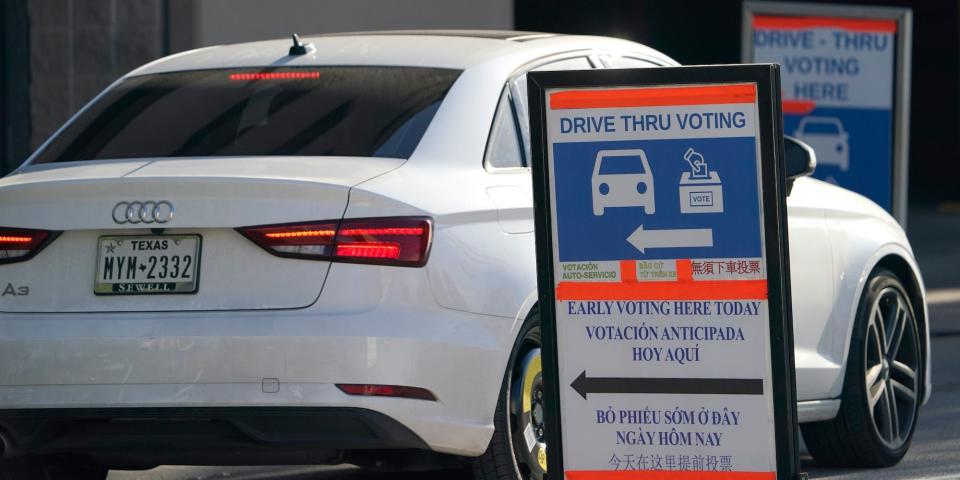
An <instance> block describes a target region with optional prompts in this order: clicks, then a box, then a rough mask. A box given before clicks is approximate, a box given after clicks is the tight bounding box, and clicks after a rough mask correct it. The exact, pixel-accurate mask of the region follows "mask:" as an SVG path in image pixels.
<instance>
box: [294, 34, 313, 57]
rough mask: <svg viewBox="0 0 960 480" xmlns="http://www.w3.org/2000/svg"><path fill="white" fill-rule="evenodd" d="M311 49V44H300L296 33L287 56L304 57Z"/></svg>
mask: <svg viewBox="0 0 960 480" xmlns="http://www.w3.org/2000/svg"><path fill="white" fill-rule="evenodd" d="M311 47H313V44H312V43H307V44H304V43H300V36H299V35H297V34H296V33H294V34H293V46H292V47H290V52H289V55H306V54H307V52H308V51H310V49H311Z"/></svg>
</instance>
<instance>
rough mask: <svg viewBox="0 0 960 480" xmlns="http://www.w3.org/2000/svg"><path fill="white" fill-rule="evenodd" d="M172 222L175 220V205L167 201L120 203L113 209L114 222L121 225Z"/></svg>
mask: <svg viewBox="0 0 960 480" xmlns="http://www.w3.org/2000/svg"><path fill="white" fill-rule="evenodd" d="M170 220H173V204H172V203H170V202H168V201H166V200H161V201H159V202H154V201H146V202H139V201H137V202H120V203H118V204H117V205H116V206H115V207H113V221H114V222H116V223H119V224H121V225H123V224H125V223H127V224H131V225H135V224H138V223H143V224H151V223H167V222H169V221H170Z"/></svg>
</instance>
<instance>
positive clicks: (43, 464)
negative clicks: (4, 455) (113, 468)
mask: <svg viewBox="0 0 960 480" xmlns="http://www.w3.org/2000/svg"><path fill="white" fill-rule="evenodd" d="M109 473H110V472H109V471H108V470H107V469H106V468H104V467H101V466H99V465H94V464H92V463H89V462H85V461H79V460H77V461H75V460H73V459H51V458H46V457H16V458H9V459H6V460H3V461H2V462H0V480H105V479H106V478H107V474H109Z"/></svg>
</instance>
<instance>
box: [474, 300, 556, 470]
mask: <svg viewBox="0 0 960 480" xmlns="http://www.w3.org/2000/svg"><path fill="white" fill-rule="evenodd" d="M540 345H541V343H540V317H539V315H537V313H536V312H533V313H531V314H530V316H529V317H528V318H527V320H526V321H525V322H524V324H523V327H521V329H520V335H519V336H518V339H517V342H516V344H515V345H514V347H513V351H512V352H511V354H510V363H509V365H508V367H507V372H506V374H505V375H504V380H503V386H502V387H501V389H500V399H499V401H498V402H497V411H496V413H495V414H494V426H495V427H496V430H495V431H494V432H493V438H492V439H491V440H490V445H489V446H488V447H487V451H486V452H484V454H483V455H482V456H480V457H478V458H476V459H474V461H473V472H474V478H475V479H476V480H543V478H544V475H545V473H546V471H547V451H546V447H547V446H546V443H545V440H544V411H543V395H544V392H543V368H542V364H541V360H540Z"/></svg>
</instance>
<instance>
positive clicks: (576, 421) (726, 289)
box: [529, 65, 797, 480]
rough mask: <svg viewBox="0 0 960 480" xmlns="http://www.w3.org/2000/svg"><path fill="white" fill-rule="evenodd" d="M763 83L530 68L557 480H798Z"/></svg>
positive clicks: (685, 72) (772, 142)
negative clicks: (539, 141)
mask: <svg viewBox="0 0 960 480" xmlns="http://www.w3.org/2000/svg"><path fill="white" fill-rule="evenodd" d="M777 71H778V69H777V67H776V66H775V65H748V66H726V67H679V68H657V69H643V70H620V71H608V72H544V73H531V74H530V77H529V78H530V98H531V102H532V103H531V105H532V111H533V112H540V114H541V115H540V116H537V115H534V116H533V117H532V118H531V131H532V132H533V133H534V137H533V138H539V139H542V140H543V145H542V147H541V150H540V151H539V152H537V153H536V154H535V156H534V159H535V165H534V184H535V192H536V193H535V202H536V216H537V217H536V218H537V243H538V248H537V262H538V269H539V273H540V275H539V282H540V293H541V298H540V305H543V306H544V307H543V308H542V309H541V315H542V321H543V335H544V362H545V365H544V371H545V379H546V380H545V385H546V386H547V389H548V393H551V394H550V395H548V398H547V400H548V402H547V407H548V422H555V423H552V424H551V423H548V428H547V432H548V445H551V450H550V451H549V452H548V455H549V456H550V458H551V459H552V460H551V464H550V466H549V471H562V472H563V475H562V476H558V477H557V478H565V479H566V480H594V479H597V480H599V479H604V480H607V479H631V480H641V479H648V478H649V479H654V478H656V479H662V478H675V479H681V478H697V479H703V480H710V479H717V480H720V479H733V478H750V479H756V480H760V479H770V480H773V479H776V478H793V475H794V473H795V472H796V468H797V461H796V458H797V457H796V431H795V429H794V427H795V423H794V422H795V411H796V403H795V395H794V378H793V361H792V354H793V347H792V333H791V326H790V323H791V322H790V316H789V309H788V308H786V306H788V305H789V285H788V282H787V281H785V279H788V278H789V271H788V270H787V269H788V265H787V252H786V239H785V237H786V230H785V222H786V219H785V217H784V215H785V211H784V202H783V194H782V192H783V190H782V189H783V185H784V183H783V182H784V179H783V172H782V163H781V162H782V158H781V157H782V143H781V140H780V139H781V138H782V137H781V136H782V130H781V128H780V123H779V118H778V117H779V109H778V108H777V107H778V102H779V98H778V97H777V95H776V92H777V91H778V87H779V81H778V80H779V78H778V75H777ZM534 99H536V100H534ZM557 399H558V400H559V402H558V403H559V406H558V405H557V404H556V403H551V401H550V400H553V401H554V402H555V401H556V400H557ZM550 432H553V435H554V436H553V438H551V437H550V436H549V434H550ZM554 445H561V449H560V451H557V449H555V448H553V446H554Z"/></svg>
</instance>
